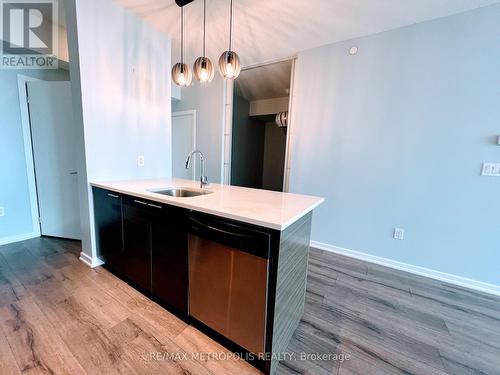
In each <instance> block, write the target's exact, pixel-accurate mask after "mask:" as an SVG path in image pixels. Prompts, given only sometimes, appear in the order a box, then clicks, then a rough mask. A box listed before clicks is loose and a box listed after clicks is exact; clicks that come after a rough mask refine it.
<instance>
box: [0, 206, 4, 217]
mask: <svg viewBox="0 0 500 375" xmlns="http://www.w3.org/2000/svg"><path fill="white" fill-rule="evenodd" d="M0 216H5V208H3V207H0Z"/></svg>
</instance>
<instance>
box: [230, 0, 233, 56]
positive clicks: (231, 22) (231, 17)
mask: <svg viewBox="0 0 500 375" xmlns="http://www.w3.org/2000/svg"><path fill="white" fill-rule="evenodd" d="M232 39H233V0H231V3H230V6H229V51H231V41H232Z"/></svg>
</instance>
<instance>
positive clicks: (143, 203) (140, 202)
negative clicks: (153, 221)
mask: <svg viewBox="0 0 500 375" xmlns="http://www.w3.org/2000/svg"><path fill="white" fill-rule="evenodd" d="M134 202H135V203H139V204H142V205H144V206H147V205H148V204H147V203H146V202H142V201H138V200H136V199H134Z"/></svg>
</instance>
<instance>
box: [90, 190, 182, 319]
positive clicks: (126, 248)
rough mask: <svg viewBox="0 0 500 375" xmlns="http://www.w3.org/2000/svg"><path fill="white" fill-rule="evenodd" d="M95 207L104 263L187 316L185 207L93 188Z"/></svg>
mask: <svg viewBox="0 0 500 375" xmlns="http://www.w3.org/2000/svg"><path fill="white" fill-rule="evenodd" d="M94 211H95V218H96V219H95V222H96V237H97V244H98V249H99V254H100V257H101V259H102V260H103V261H104V262H105V267H106V268H108V269H109V270H110V271H112V272H114V273H116V274H117V275H118V276H120V277H122V278H124V279H125V280H127V281H129V282H131V283H132V284H134V285H136V286H138V287H140V288H141V289H142V290H143V291H144V292H146V293H149V294H151V295H152V296H153V297H154V298H156V299H157V300H159V301H160V302H162V303H164V304H166V305H168V306H169V307H171V308H173V309H175V310H177V311H178V312H180V313H183V314H187V304H188V303H187V299H188V252H187V229H186V220H185V218H186V210H184V209H181V208H177V207H173V206H168V205H163V204H160V203H157V202H151V201H148V200H144V199H141V198H136V197H131V196H127V195H124V196H121V195H120V194H116V193H114V192H110V191H107V190H103V189H99V188H94Z"/></svg>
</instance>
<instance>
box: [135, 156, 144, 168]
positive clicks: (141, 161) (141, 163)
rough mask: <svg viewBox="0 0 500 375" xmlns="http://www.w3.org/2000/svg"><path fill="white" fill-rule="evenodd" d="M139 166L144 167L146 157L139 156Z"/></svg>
mask: <svg viewBox="0 0 500 375" xmlns="http://www.w3.org/2000/svg"><path fill="white" fill-rule="evenodd" d="M137 166H138V167H144V155H139V156H138V157H137Z"/></svg>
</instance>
